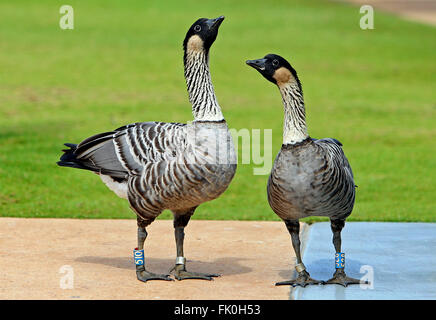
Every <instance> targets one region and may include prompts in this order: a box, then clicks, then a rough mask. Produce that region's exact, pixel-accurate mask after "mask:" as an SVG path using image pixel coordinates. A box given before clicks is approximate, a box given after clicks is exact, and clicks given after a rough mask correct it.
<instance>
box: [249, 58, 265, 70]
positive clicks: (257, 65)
mask: <svg viewBox="0 0 436 320" xmlns="http://www.w3.org/2000/svg"><path fill="white" fill-rule="evenodd" d="M245 63H246V64H248V65H249V66H250V67H253V68H254V69H256V70H259V71H263V70H265V63H266V59H256V60H247V61H245Z"/></svg>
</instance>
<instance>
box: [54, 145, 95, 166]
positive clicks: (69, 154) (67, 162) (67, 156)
mask: <svg viewBox="0 0 436 320" xmlns="http://www.w3.org/2000/svg"><path fill="white" fill-rule="evenodd" d="M64 145H65V146H67V147H69V148H70V149H64V150H62V151H63V152H64V154H63V155H62V156H61V158H60V159H59V160H60V161H58V162H57V165H58V166H61V167H70V168H77V169H85V170H91V171H96V172H98V171H99V170H98V169H97V168H95V167H93V166H92V165H90V164H87V163H86V162H84V161H83V160H80V159H77V155H76V154H75V151H76V149H77V144H73V143H65V144H64Z"/></svg>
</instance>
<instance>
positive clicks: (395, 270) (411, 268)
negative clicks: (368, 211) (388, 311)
mask: <svg viewBox="0 0 436 320" xmlns="http://www.w3.org/2000/svg"><path fill="white" fill-rule="evenodd" d="M306 232H308V233H309V236H308V241H307V244H306V248H305V250H304V253H303V261H304V264H305V265H306V268H307V269H308V271H309V273H310V275H311V276H312V277H313V278H315V279H320V280H327V279H329V278H330V277H331V276H332V274H333V272H334V270H335V269H334V253H335V250H334V247H333V244H332V233H331V230H330V224H329V223H316V224H314V225H312V226H311V227H310V228H309V229H308V231H306ZM342 234H343V235H342V251H343V252H345V261H346V262H345V264H346V265H345V270H346V272H347V274H348V275H349V276H350V277H354V278H358V279H359V278H361V277H362V276H370V275H371V272H373V275H374V280H373V281H372V284H373V289H370V288H367V289H364V288H361V287H359V286H358V285H356V286H349V287H347V288H343V287H342V286H339V285H328V286H312V287H306V288H304V289H303V288H298V289H295V290H293V292H292V298H295V299H300V300H305V299H338V300H343V299H350V300H351V299H361V300H365V299H371V300H376V299H389V300H391V299H395V300H407V299H436V223H382V222H377V223H375V222H350V223H347V224H346V226H345V228H344V230H343V231H342ZM362 267H363V269H362V270H361V268H362ZM371 270H372V271H371ZM360 271H362V273H360Z"/></svg>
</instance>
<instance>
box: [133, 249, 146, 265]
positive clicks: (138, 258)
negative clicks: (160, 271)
mask: <svg viewBox="0 0 436 320" xmlns="http://www.w3.org/2000/svg"><path fill="white" fill-rule="evenodd" d="M133 258H134V259H135V264H136V265H137V266H143V265H144V264H145V259H144V249H142V250H138V248H135V249H134V250H133Z"/></svg>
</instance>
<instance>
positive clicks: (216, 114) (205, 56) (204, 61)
mask: <svg viewBox="0 0 436 320" xmlns="http://www.w3.org/2000/svg"><path fill="white" fill-rule="evenodd" d="M184 64H185V79H186V84H187V86H188V93H189V101H190V102H191V104H192V114H193V116H194V119H195V120H200V121H221V120H224V116H223V114H222V112H221V108H220V106H219V104H218V101H217V99H216V96H215V91H214V88H213V85H212V80H211V77H210V71H209V53H208V50H205V49H204V47H203V41H202V40H201V38H200V37H199V36H197V35H195V36H192V37H191V38H190V39H189V41H188V42H187V44H186V47H185V55H184Z"/></svg>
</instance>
